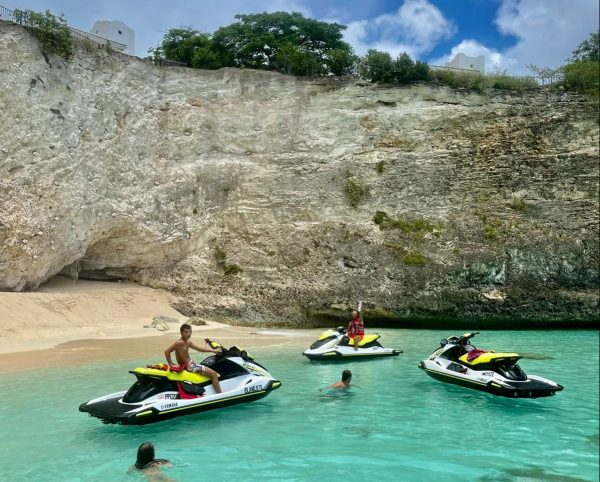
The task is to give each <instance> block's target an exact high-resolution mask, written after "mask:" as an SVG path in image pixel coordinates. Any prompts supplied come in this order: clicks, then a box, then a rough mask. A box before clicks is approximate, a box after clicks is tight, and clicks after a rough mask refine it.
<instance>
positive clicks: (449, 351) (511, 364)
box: [419, 332, 563, 398]
mask: <svg viewBox="0 0 600 482" xmlns="http://www.w3.org/2000/svg"><path fill="white" fill-rule="evenodd" d="M477 334H478V332H475V333H465V334H464V335H462V336H451V337H449V338H447V339H446V338H444V339H442V340H441V342H440V347H439V348H438V349H437V350H435V351H434V352H433V353H432V354H431V355H430V356H429V358H428V359H427V360H423V361H421V362H419V368H421V369H422V370H424V371H425V372H426V373H427V374H428V375H429V376H431V377H433V378H435V379H437V380H440V381H442V382H447V383H452V384H455V385H460V386H462V387H466V388H472V389H475V390H482V391H484V392H489V393H492V394H494V395H499V396H503V397H512V398H538V397H549V396H551V395H554V394H555V393H556V392H560V391H561V390H562V389H563V386H562V385H559V384H558V383H555V382H553V381H552V380H548V379H546V378H542V377H538V376H535V375H526V374H525V372H524V371H523V370H522V369H521V367H520V366H519V365H518V364H517V361H518V360H519V359H520V358H521V356H520V355H519V354H518V353H496V352H494V351H487V350H478V349H476V348H475V347H474V346H473V345H472V344H471V342H470V339H471V338H473V337H474V336H475V335H477Z"/></svg>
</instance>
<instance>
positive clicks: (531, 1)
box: [496, 0, 599, 71]
mask: <svg viewBox="0 0 600 482" xmlns="http://www.w3.org/2000/svg"><path fill="white" fill-rule="evenodd" d="M598 15H599V11H598V2H597V0H570V1H569V2H565V1H564V0H544V1H543V2H540V1H539V0H504V1H503V2H502V5H501V6H500V9H499V10H498V14H497V16H496V25H498V29H499V30H500V32H502V33H505V34H510V35H514V36H516V37H517V38H518V39H519V40H518V42H517V44H516V45H515V46H514V47H511V48H509V49H507V50H506V51H505V52H504V55H505V56H506V57H508V58H511V59H514V61H515V63H516V65H517V67H516V69H517V71H525V64H536V65H539V66H542V67H552V68H554V67H558V66H560V65H562V64H563V63H564V61H565V60H566V59H567V58H569V57H570V56H571V52H572V51H573V49H575V48H576V47H577V45H579V43H581V42H582V41H583V40H585V39H586V38H587V37H588V36H589V34H590V33H591V32H595V31H597V30H598Z"/></svg>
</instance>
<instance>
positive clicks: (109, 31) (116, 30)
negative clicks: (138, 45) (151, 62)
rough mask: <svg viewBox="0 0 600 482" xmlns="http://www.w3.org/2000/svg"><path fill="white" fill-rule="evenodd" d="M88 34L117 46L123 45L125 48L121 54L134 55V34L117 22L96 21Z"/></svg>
mask: <svg viewBox="0 0 600 482" xmlns="http://www.w3.org/2000/svg"><path fill="white" fill-rule="evenodd" d="M90 33H91V34H94V35H98V36H99V37H103V38H105V39H108V40H110V41H111V42H115V43H117V44H124V45H126V47H125V49H124V50H123V51H122V52H123V53H124V54H128V55H135V32H134V31H133V30H131V29H130V28H129V27H128V26H127V25H125V24H124V23H123V22H121V21H119V20H98V21H97V22H96V23H95V24H94V26H93V27H92V29H91V30H90Z"/></svg>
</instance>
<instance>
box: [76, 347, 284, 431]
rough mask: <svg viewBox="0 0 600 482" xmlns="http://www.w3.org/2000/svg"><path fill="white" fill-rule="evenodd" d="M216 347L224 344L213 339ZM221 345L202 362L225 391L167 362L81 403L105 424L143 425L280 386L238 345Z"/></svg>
mask: <svg viewBox="0 0 600 482" xmlns="http://www.w3.org/2000/svg"><path fill="white" fill-rule="evenodd" d="M211 346H212V347H213V348H217V347H219V346H220V345H219V344H218V343H216V342H211ZM222 348H223V352H222V353H221V354H219V355H212V356H210V357H208V358H206V359H205V360H204V361H202V364H203V365H205V366H207V367H209V368H212V369H213V370H215V371H216V372H217V373H218V374H219V383H220V385H221V389H222V390H223V391H222V393H216V392H215V390H214V388H213V386H212V383H211V380H210V378H209V377H207V376H205V375H201V374H199V373H193V372H189V371H187V370H180V371H174V370H173V369H172V367H169V366H168V365H166V364H162V363H161V364H157V365H151V366H148V367H145V368H135V369H134V370H131V371H130V373H132V374H133V375H135V376H136V378H137V381H136V382H135V383H134V384H133V385H132V386H131V388H129V390H127V391H121V392H117V393H111V394H109V395H105V396H103V397H99V398H95V399H93V400H90V401H89V402H86V403H83V404H81V405H80V406H79V411H81V412H87V413H89V414H90V415H91V416H93V417H97V418H99V419H101V420H102V421H103V422H104V423H121V424H126V425H142V424H146V423H151V422H157V421H160V420H165V419H169V418H172V417H177V416H179V415H187V414H190V413H195V412H202V411H205V410H211V409H213V408H221V407H227V406H229V405H235V404H238V403H245V402H252V401H254V400H258V399H260V398H262V397H265V396H266V395H268V394H269V393H270V392H271V391H273V390H275V389H276V388H279V387H280V386H281V382H280V381H279V380H277V379H276V378H274V377H273V376H272V375H271V374H270V373H269V372H268V371H267V369H266V368H265V367H263V366H262V365H260V364H259V363H258V362H256V361H255V360H254V359H253V358H252V357H251V356H249V355H248V354H247V353H246V352H245V351H243V350H240V349H239V348H238V347H235V346H234V347H231V348H229V349H228V350H226V349H224V347H222Z"/></svg>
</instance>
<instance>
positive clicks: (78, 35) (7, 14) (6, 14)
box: [0, 5, 127, 52]
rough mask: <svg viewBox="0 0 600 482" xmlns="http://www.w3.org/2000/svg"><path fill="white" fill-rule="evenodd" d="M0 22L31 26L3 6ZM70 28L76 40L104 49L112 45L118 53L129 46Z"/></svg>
mask: <svg viewBox="0 0 600 482" xmlns="http://www.w3.org/2000/svg"><path fill="white" fill-rule="evenodd" d="M0 20H5V21H8V22H14V23H18V24H19V25H23V26H25V27H29V26H30V25H27V24H26V23H24V21H23V20H21V21H19V20H18V19H17V17H16V16H15V12H14V11H12V10H10V9H8V8H6V7H5V6H3V5H0ZM34 28H35V27H34ZM68 28H69V30H70V31H71V35H72V36H73V38H75V39H77V40H84V41H86V40H89V41H92V42H94V43H95V44H97V45H98V46H101V47H103V46H105V45H110V46H111V47H112V48H113V49H114V50H116V51H117V52H122V51H123V50H125V49H126V48H127V45H125V44H122V43H121V42H115V41H114V40H109V39H107V38H104V37H100V36H99V35H94V34H93V33H88V32H84V31H83V30H79V29H78V28H74V27H68Z"/></svg>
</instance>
